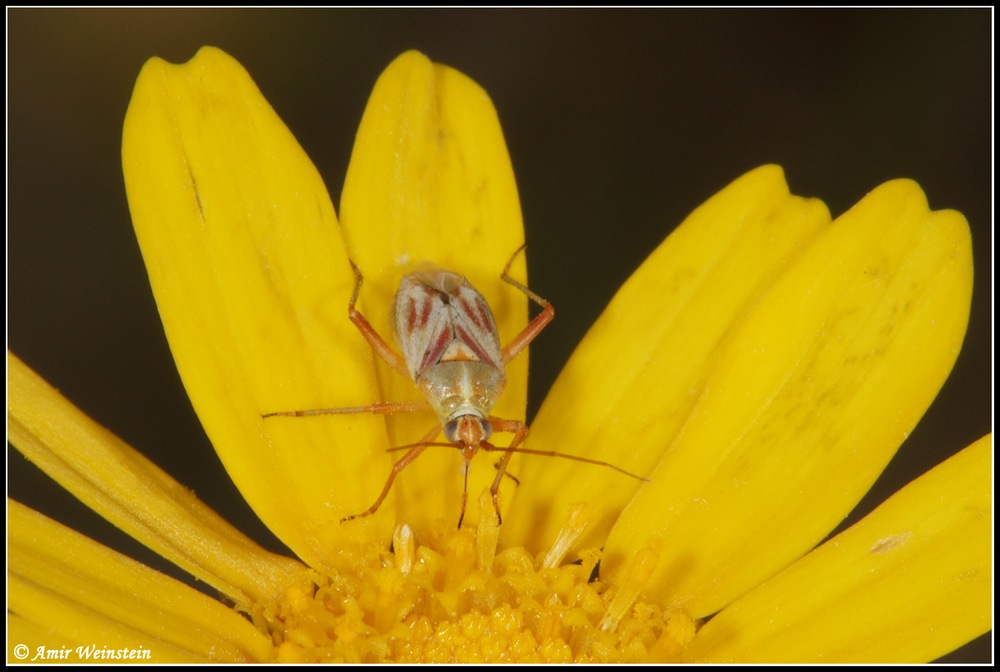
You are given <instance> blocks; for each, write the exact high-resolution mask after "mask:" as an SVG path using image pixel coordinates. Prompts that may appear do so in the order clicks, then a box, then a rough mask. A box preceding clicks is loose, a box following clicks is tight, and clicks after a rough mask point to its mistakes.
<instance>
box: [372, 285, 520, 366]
mask: <svg viewBox="0 0 1000 672" xmlns="http://www.w3.org/2000/svg"><path fill="white" fill-rule="evenodd" d="M390 322H391V326H392V327H393V335H394V336H395V338H396V342H397V344H398V345H399V348H400V350H402V351H403V358H404V359H405V360H406V366H407V368H408V369H409V371H410V376H412V378H413V380H417V378H419V377H420V375H421V374H422V373H423V372H424V371H426V370H427V369H428V368H430V367H432V366H434V365H435V364H440V363H442V362H454V361H474V362H485V363H487V364H490V365H491V366H493V367H494V368H496V369H498V370H500V371H503V352H502V349H501V346H500V337H499V336H498V334H497V327H496V322H495V321H494V319H493V312H492V311H491V310H490V307H489V305H488V304H487V303H486V299H484V298H483V296H482V294H480V293H479V292H477V291H476V290H475V288H473V286H472V285H470V284H469V281H468V280H466V279H465V278H464V277H463V276H461V275H458V274H457V273H451V272H448V271H441V270H434V271H425V272H420V273H413V274H410V275H407V276H405V277H403V279H402V281H401V282H400V283H399V290H398V291H397V292H396V298H395V299H394V301H393V308H392V316H391V320H390Z"/></svg>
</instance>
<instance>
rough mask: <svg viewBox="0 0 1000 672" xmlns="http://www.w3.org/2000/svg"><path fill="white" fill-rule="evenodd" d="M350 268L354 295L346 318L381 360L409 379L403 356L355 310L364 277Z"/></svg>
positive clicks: (356, 270) (353, 264)
mask: <svg viewBox="0 0 1000 672" xmlns="http://www.w3.org/2000/svg"><path fill="white" fill-rule="evenodd" d="M348 261H350V260H348ZM351 268H352V269H354V279H355V282H354V293H353V294H352V295H351V301H350V303H348V304H347V316H348V317H349V318H350V320H351V322H353V323H354V326H355V327H357V328H358V331H360V332H361V335H362V336H364V338H365V340H366V341H368V345H370V346H372V349H373V350H374V351H375V352H376V353H378V356H379V357H381V358H382V360H383V361H384V362H385V363H386V364H388V365H389V366H391V367H392V368H394V369H395V370H396V371H398V372H399V373H400V374H402V375H403V376H405V377H407V378H409V377H410V372H409V370H407V368H406V362H404V361H403V356H402V355H400V354H399V353H398V352H396V351H395V350H393V348H392V346H391V345H389V344H388V343H386V342H385V339H384V338H382V337H381V336H379V334H378V332H377V331H375V328H374V327H373V326H372V325H371V323H370V322H369V321H368V319H367V318H366V317H365V316H364V315H362V314H361V312H360V311H358V309H357V308H355V305H357V303H358V294H359V293H360V292H361V283H362V282H363V281H364V277H362V275H361V269H360V268H358V266H357V264H355V263H354V262H353V261H351Z"/></svg>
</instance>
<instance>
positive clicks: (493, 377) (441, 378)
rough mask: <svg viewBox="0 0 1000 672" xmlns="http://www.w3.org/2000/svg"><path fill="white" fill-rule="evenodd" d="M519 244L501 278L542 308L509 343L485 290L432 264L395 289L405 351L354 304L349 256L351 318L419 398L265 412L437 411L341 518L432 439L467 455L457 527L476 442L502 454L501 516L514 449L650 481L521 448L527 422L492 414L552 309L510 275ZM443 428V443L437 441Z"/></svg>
mask: <svg viewBox="0 0 1000 672" xmlns="http://www.w3.org/2000/svg"><path fill="white" fill-rule="evenodd" d="M524 248H525V246H524V245H522V246H521V247H519V248H518V249H517V250H516V251H515V252H514V254H513V255H511V257H510V259H509V260H508V261H507V265H506V266H504V269H503V272H502V273H501V274H500V278H501V280H503V281H504V282H506V283H507V284H509V285H512V286H513V287H515V288H517V289H518V290H520V291H522V292H524V294H525V295H526V296H528V298H530V299H531V300H532V301H534V302H535V303H537V304H538V305H539V306H541V307H542V312H541V313H539V314H538V315H537V316H536V317H535V318H534V319H533V320H532V321H531V322H530V323H529V324H528V326H527V327H525V328H524V329H523V330H522V331H521V333H519V334H518V335H517V336H515V337H514V339H513V340H512V341H511V342H510V343H508V344H507V345H505V346H502V347H501V345H500V337H499V334H498V333H497V327H496V322H495V320H494V319H493V312H492V311H491V310H490V307H489V305H488V304H487V302H486V299H485V298H483V295H482V294H480V293H479V292H478V291H476V289H475V288H474V287H473V286H472V285H471V284H469V281H468V280H466V279H465V277H464V276H461V275H459V274H457V273H453V272H451V271H445V270H442V269H430V270H423V271H417V272H415V273H411V274H409V275H406V276H404V277H403V279H402V280H401V281H400V283H399V289H398V290H397V291H396V296H395V298H394V299H393V303H392V307H391V309H390V311H389V315H390V318H389V319H390V328H391V330H392V334H393V337H394V339H395V341H396V343H397V344H398V345H399V348H400V350H402V354H400V353H398V352H396V350H394V349H393V348H392V346H390V345H389V344H388V343H387V342H386V341H385V339H383V338H382V337H381V336H380V335H379V334H378V332H377V331H375V329H374V328H373V327H372V325H371V323H369V322H368V320H367V319H366V318H365V316H364V315H362V314H361V313H360V312H359V311H358V310H357V308H356V307H355V306H356V305H357V302H358V295H359V293H360V292H361V285H362V282H363V281H364V278H363V276H362V275H361V270H360V269H359V268H358V267H357V265H356V264H355V263H354V262H353V261H352V262H351V268H353V269H354V276H355V283H354V293H353V294H352V295H351V300H350V303H349V304H348V306H347V312H348V317H349V318H350V320H351V322H353V323H354V325H355V326H356V327H357V328H358V331H360V332H361V335H362V336H363V337H364V338H365V340H366V341H368V344H369V345H371V347H372V348H373V349H374V350H375V352H376V353H378V356H379V357H381V358H382V359H383V360H384V361H385V362H386V363H387V364H388V365H389V366H391V367H392V368H393V369H395V370H396V371H398V372H399V373H400V374H402V375H404V376H409V378H410V379H411V380H412V381H413V382H414V384H416V386H417V388H418V389H419V390H420V393H421V394H422V395H423V397H424V398H423V400H419V401H399V402H395V401H384V402H379V403H375V404H371V405H370V406H358V407H353V408H317V409H310V410H304V411H278V412H275V413H266V414H264V415H263V416H262V417H264V418H269V417H273V416H294V417H304V416H312V415H328V414H343V413H379V414H391V413H409V412H413V411H420V410H425V409H428V408H430V409H431V410H433V411H434V412H435V413H436V414H437V416H438V420H439V424H438V425H435V426H434V428H433V429H432V430H431V431H429V432H428V433H427V434H426V435H425V436H424V437H423V438H422V439H421V440H420V441H418V442H417V443H414V444H411V445H408V446H399V447H397V448H393V449H391V450H404V449H405V450H406V451H407V452H406V454H405V455H404V456H403V457H402V458H400V459H399V460H397V461H396V463H395V464H393V465H392V471H390V472H389V477H388V478H387V479H386V482H385V486H384V487H383V488H382V492H381V493H380V494H379V496H378V498H377V499H376V500H375V503H374V504H372V505H371V507H369V508H368V509H367V510H365V511H363V512H361V513H357V514H354V515H352V516H347V517H346V518H343V519H341V522H345V521H348V520H352V519H354V518H361V517H363V516H369V515H371V514H373V513H375V512H376V511H377V510H378V508H379V506H381V505H382V502H383V501H384V500H385V498H386V496H387V495H388V494H389V490H390V489H391V488H392V484H393V481H395V479H396V476H397V475H398V474H399V472H400V471H402V470H403V469H404V468H405V467H406V466H407V465H408V464H410V463H411V462H413V460H415V459H416V458H417V457H418V456H419V455H420V454H421V453H422V452H424V450H426V449H427V448H428V447H429V446H438V445H450V446H455V447H456V448H458V449H459V450H460V451H461V453H462V458H463V459H464V460H465V464H464V469H463V474H464V476H463V484H462V511H461V513H460V515H459V517H458V526H459V527H461V526H462V520H463V519H464V518H465V505H466V502H467V500H468V482H469V467H470V462H471V460H472V457H473V456H474V455H475V454H476V452H477V451H478V450H479V449H480V448H482V449H483V450H487V451H498V452H502V453H504V455H503V457H501V458H500V461H499V462H498V463H497V464H496V469H497V475H496V478H495V479H494V480H493V485H492V486H490V496H491V498H492V501H493V508H494V510H495V511H496V514H497V521H498V522H499V521H500V520H501V519H500V506H499V504H498V502H497V493H498V491H499V489H500V482H501V481H502V480H503V477H504V474H506V471H507V463H508V462H509V461H510V458H511V456H512V455H513V454H514V453H515V452H520V453H529V454H533V455H549V456H555V457H565V458H568V459H573V460H578V461H580V462H588V463H591V464H597V465H602V466H606V467H611V468H612V469H615V470H617V471H620V472H621V473H623V474H626V475H628V476H631V477H632V478H636V479H638V480H642V481H645V480H648V479H645V478H642V477H641V476H636V475H635V474H632V473H630V472H628V471H625V470H624V469H621V468H620V467H617V466H615V465H613V464H611V463H609V462H602V461H599V460H592V459H589V458H585V457H579V456H576V455H566V454H564V453H557V452H556V451H551V450H533V449H530V448H521V447H519V446H520V444H521V442H522V441H523V440H524V438H525V437H526V436H527V435H528V428H527V426H526V425H525V424H524V423H523V422H521V421H520V420H506V419H504V418H498V417H496V416H494V415H491V414H490V412H491V411H492V410H493V406H494V405H495V404H496V402H497V400H498V399H499V398H500V395H501V393H503V390H504V387H505V386H506V384H507V376H506V373H505V366H506V364H507V362H509V361H510V360H512V359H513V358H514V357H516V356H517V355H518V354H519V353H520V352H521V351H522V350H524V349H525V348H526V347H528V344H529V343H531V341H533V340H534V339H535V337H536V336H538V334H539V333H540V332H541V331H542V329H544V328H545V326H546V325H547V324H548V323H549V322H551V321H552V318H553V317H555V309H554V308H553V306H552V304H551V303H549V302H548V301H546V300H545V299H543V298H542V297H540V296H538V295H537V294H535V293H534V292H533V291H531V290H530V289H528V288H527V287H526V286H524V285H523V284H521V283H520V282H518V281H517V280H515V279H514V278H512V277H511V276H510V267H511V265H512V264H513V263H514V260H515V259H516V258H517V255H518V254H520V252H521V251H522V250H524ZM442 431H443V432H444V435H445V438H446V439H447V440H448V443H436V442H435V441H434V439H435V438H436V437H437V435H438V434H439V433H441V432H442ZM494 432H509V433H511V434H513V438H512V439H511V442H510V445H509V446H507V447H506V448H504V447H498V446H494V445H493V444H492V443H490V442H489V438H490V437H491V436H492V434H493V433H494ZM507 475H508V476H510V475H509V474H507ZM510 478H513V477H512V476H510ZM515 480H516V479H515Z"/></svg>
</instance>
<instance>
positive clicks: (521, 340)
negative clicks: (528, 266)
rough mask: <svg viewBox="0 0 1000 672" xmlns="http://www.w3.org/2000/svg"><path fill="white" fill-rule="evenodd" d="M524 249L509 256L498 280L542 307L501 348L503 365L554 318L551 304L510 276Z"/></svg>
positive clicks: (526, 345)
mask: <svg viewBox="0 0 1000 672" xmlns="http://www.w3.org/2000/svg"><path fill="white" fill-rule="evenodd" d="M525 247H527V244H524V245H522V246H521V247H519V248H517V250H516V251H515V252H514V254H513V255H511V257H510V259H509V260H508V261H507V265H506V266H504V269H503V273H501V274H500V279H501V280H503V281H504V282H506V283H507V284H508V285H513V286H514V287H516V288H517V289H519V290H521V291H522V292H524V293H525V295H527V297H528V298H529V299H531V300H532V301H534V302H535V303H537V304H538V305H539V306H541V307H542V312H541V313H539V314H538V315H537V316H535V319H533V320H532V321H531V322H530V323H529V324H528V326H527V327H525V328H524V329H523V330H522V331H521V333H520V334H518V335H517V336H515V337H514V339H513V340H512V341H511V342H510V343H508V344H507V345H505V346H504V347H503V361H504V364H506V363H507V362H509V361H510V360H512V359H514V358H515V357H517V356H518V354H520V352H521V351H522V350H524V349H525V348H526V347H528V344H529V343H531V342H532V341H533V340H535V337H536V336H538V334H539V333H541V331H542V329H544V328H545V326H546V325H547V324H548V323H549V322H551V321H552V318H554V317H555V316H556V309H555V307H554V306H553V305H552V304H551V303H549V302H548V301H546V300H545V299H543V298H542V297H540V296H538V294H535V293H534V292H533V291H531V290H530V289H528V288H527V287H526V286H524V285H523V284H521V283H520V282H518V281H517V280H515V279H514V278H512V277H511V276H510V267H511V265H512V264H513V263H514V260H515V259H516V258H517V255H518V254H520V253H521V251H522V250H524V248H525Z"/></svg>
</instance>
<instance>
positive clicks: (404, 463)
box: [340, 426, 461, 524]
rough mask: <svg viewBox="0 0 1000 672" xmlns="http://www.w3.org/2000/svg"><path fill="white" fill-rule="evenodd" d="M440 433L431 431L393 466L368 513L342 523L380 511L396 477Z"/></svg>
mask: <svg viewBox="0 0 1000 672" xmlns="http://www.w3.org/2000/svg"><path fill="white" fill-rule="evenodd" d="M440 432H441V427H440V426H438V427H435V428H434V429H432V430H431V431H429V432H428V433H427V434H426V435H425V436H424V438H422V439H421V440H420V442H419V443H415V444H413V447H412V448H410V449H409V450H408V451H407V452H406V455H403V457H401V458H399V460H397V461H396V463H395V464H393V465H392V471H390V472H389V478H387V479H386V480H385V485H384V486H382V492H381V493H380V494H379V496H378V499H376V500H375V503H374V504H372V505H371V507H370V508H369V509H368V510H367V511H363V512H361V513H356V514H354V515H353V516H347V517H346V518H341V519H340V522H342V523H346V522H347V521H348V520H354V519H355V518H364V517H365V516H370V515H372V514H373V513H375V512H376V511H378V507H380V506H382V502H383V501H385V498H386V497H387V496H388V495H389V490H390V489H392V482H393V481H395V480H396V475H397V474H399V472H401V471H402V470H403V469H405V468H406V467H407V465H409V464H410V462H413V460H415V459H417V457H419V456H420V453H422V452H424V450H426V449H427V446H428V445H430V444H431V442H432V440H433V439H434V437H435V436H437V435H438V434H439V433H440ZM459 524H461V521H459Z"/></svg>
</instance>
